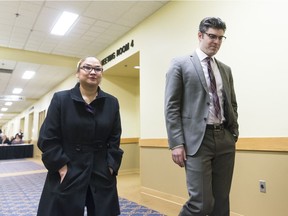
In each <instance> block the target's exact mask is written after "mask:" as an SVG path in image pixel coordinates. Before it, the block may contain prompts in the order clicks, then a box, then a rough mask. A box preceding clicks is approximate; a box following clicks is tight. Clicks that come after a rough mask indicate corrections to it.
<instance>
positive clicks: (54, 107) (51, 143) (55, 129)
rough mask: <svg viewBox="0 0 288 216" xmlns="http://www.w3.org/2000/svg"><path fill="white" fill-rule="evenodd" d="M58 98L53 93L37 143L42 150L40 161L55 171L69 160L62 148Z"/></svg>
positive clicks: (49, 169)
mask: <svg viewBox="0 0 288 216" xmlns="http://www.w3.org/2000/svg"><path fill="white" fill-rule="evenodd" d="M60 107H61V106H60V100H59V97H58V96H57V94H54V96H53V98H52V100H51V103H50V106H49V108H48V112H47V116H46V118H45V120H44V123H43V124H42V126H41V129H40V133H39V138H38V142H37V145H38V147H39V149H40V150H41V151H42V161H43V163H44V165H45V167H46V168H47V169H48V171H54V172H57V171H58V170H59V169H60V168H61V167H63V166H64V165H65V164H67V162H68V161H69V158H68V156H67V155H66V154H65V153H64V151H63V148H62V135H61V109H60Z"/></svg>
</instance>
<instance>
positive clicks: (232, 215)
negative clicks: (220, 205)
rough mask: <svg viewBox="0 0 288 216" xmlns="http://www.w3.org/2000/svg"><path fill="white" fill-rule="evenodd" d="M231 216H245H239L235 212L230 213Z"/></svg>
mask: <svg viewBox="0 0 288 216" xmlns="http://www.w3.org/2000/svg"><path fill="white" fill-rule="evenodd" d="M230 216H244V215H242V214H237V213H235V212H230Z"/></svg>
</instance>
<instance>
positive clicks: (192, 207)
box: [179, 128, 235, 216]
mask: <svg viewBox="0 0 288 216" xmlns="http://www.w3.org/2000/svg"><path fill="white" fill-rule="evenodd" d="M234 160H235V139H234V137H233V135H232V134H231V132H230V131H228V130H227V129H225V128H223V129H217V130H215V129H206V132H205V135H204V139H203V141H202V144H201V146H200V148H199V150H198V151H197V153H196V154H195V155H193V156H187V161H186V165H185V171H186V183H187V189H188V193H189V199H188V201H187V202H186V203H185V204H184V206H183V208H182V210H181V212H180V214H179V216H207V215H209V216H229V214H230V207H229V193H230V188H231V182H232V176H233V169H234Z"/></svg>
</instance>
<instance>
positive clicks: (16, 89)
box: [12, 88, 23, 94]
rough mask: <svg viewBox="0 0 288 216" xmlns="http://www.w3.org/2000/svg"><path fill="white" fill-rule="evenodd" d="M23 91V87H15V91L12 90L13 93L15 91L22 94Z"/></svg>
mask: <svg viewBox="0 0 288 216" xmlns="http://www.w3.org/2000/svg"><path fill="white" fill-rule="evenodd" d="M22 91H23V89H22V88H14V89H13V91H12V93H13V94H20V93H21V92H22Z"/></svg>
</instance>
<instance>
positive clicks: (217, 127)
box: [206, 124, 224, 131]
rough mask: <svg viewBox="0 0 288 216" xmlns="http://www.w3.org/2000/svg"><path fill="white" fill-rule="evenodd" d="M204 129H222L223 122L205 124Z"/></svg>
mask: <svg viewBox="0 0 288 216" xmlns="http://www.w3.org/2000/svg"><path fill="white" fill-rule="evenodd" d="M206 129H209V130H215V131H219V130H223V129H224V124H207V125H206Z"/></svg>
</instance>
